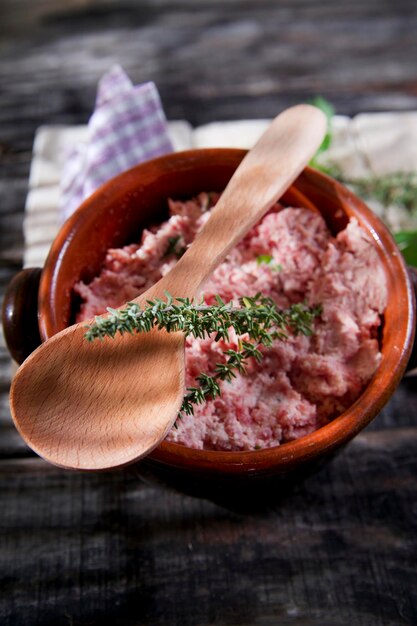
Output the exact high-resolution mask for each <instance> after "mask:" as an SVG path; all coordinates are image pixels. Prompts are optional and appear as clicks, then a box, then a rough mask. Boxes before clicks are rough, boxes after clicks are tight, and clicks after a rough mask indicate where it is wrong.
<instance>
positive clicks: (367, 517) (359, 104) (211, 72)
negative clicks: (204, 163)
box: [0, 0, 417, 626]
mask: <svg viewBox="0 0 417 626" xmlns="http://www.w3.org/2000/svg"><path fill="white" fill-rule="evenodd" d="M416 32H417V5H416V3H415V0H397V2H395V3H393V2H391V1H390V0H352V1H351V2H349V3H335V2H333V1H332V0H322V1H321V2H315V1H311V0H292V1H291V2H289V1H285V0H284V1H282V2H279V3H277V2H274V1H273V0H257V1H256V2H254V1H253V0H222V1H220V0H214V1H213V2H210V3H208V2H197V3H196V2H195V0H175V1H174V2H173V1H172V0H147V2H142V3H136V2H134V1H133V0H124V1H123V2H122V3H121V2H116V1H113V0H66V2H65V3H63V2H60V1H58V0H2V2H1V3H0V36H1V38H2V43H1V51H2V54H1V58H0V94H1V98H0V239H1V242H0V243H1V245H0V301H1V297H2V294H3V293H4V288H5V285H6V283H7V281H8V279H9V277H11V275H12V274H13V272H14V271H16V270H17V269H18V268H19V266H20V264H21V260H22V245H23V240H22V234H21V216H22V212H23V206H24V202H25V197H26V190H27V181H28V174H29V164H30V158H31V150H32V142H33V137H34V133H35V130H36V128H37V127H38V126H39V125H40V124H50V123H68V124H73V123H84V122H86V121H87V119H88V116H89V114H90V113H91V109H92V107H93V103H94V97H95V89H96V83H97V80H98V78H99V77H100V75H101V74H102V73H103V72H104V71H106V70H107V69H108V67H109V66H110V65H111V64H112V63H114V62H119V63H121V64H122V65H123V66H124V67H125V69H126V70H127V71H128V72H129V74H130V75H131V77H132V79H133V80H134V81H135V82H139V81H143V80H148V79H153V80H155V82H156V83H157V85H158V87H159V89H160V92H161V95H162V98H163V102H164V105H165V108H166V111H167V114H168V116H169V117H170V118H171V119H174V118H186V119H189V120H190V121H191V122H192V123H193V124H195V125H196V124H202V123H205V122H209V121H212V120H219V119H239V118H245V117H246V118H259V117H272V116H273V115H274V114H275V113H276V111H277V110H278V109H279V108H282V107H284V106H286V105H288V104H291V103H294V102H296V101H298V100H300V99H301V100H303V99H305V98H308V97H310V96H312V95H314V94H322V95H324V96H326V97H327V98H329V99H330V100H332V101H333V102H334V103H335V104H336V107H337V110H338V111H339V112H341V113H347V114H354V113H357V112H360V111H364V110H389V109H397V110H400V109H402V110H405V109H409V108H414V109H415V108H416V106H417V79H416V72H415V69H416V65H415V59H416V53H417V37H416ZM0 339H1V338H0ZM10 377H11V369H10V363H9V361H8V357H7V355H6V351H5V347H4V344H3V343H2V341H1V340H0V459H1V460H0V588H1V590H2V593H1V594H0V623H1V624H2V626H3V625H5V626H8V625H9V624H10V625H12V626H20V624H24V625H25V626H32V625H39V626H45V625H48V624H51V625H53V626H60V625H61V624H63V625H64V624H65V625H66V626H69V625H74V626H75V625H76V624H84V625H87V624H112V625H113V624H123V625H126V626H129V625H130V624H132V626H133V625H135V626H136V625H137V624H138V623H140V624H151V625H152V624H158V625H160V624H161V625H164V624H167V625H171V624H181V625H184V626H187V625H188V624H190V625H194V624H202V625H203V624H230V625H232V624H233V625H237V624H245V625H246V624H259V625H261V626H275V625H276V624H279V625H280V626H286V625H287V624H288V625H291V626H292V625H294V626H296V625H297V626H301V625H304V624H305V625H313V626H314V625H316V624H317V625H320V626H338V625H343V626H346V625H347V624H349V625H350V624H354V625H355V626H356V625H358V626H369V625H370V624H372V626H374V625H376V626H379V625H381V626H386V625H389V626H391V625H392V626H398V625H400V624H415V623H417V613H416V606H417V598H416V595H417V589H416V586H415V583H414V579H415V569H416V554H417V549H416V548H417V546H416V536H417V535H416V520H415V510H416V507H417V498H416V484H417V480H416V478H417V466H416V458H417V454H416V452H417V434H416V433H417V429H416V422H415V416H416V415H417V393H416V382H415V380H414V381H409V382H407V381H404V382H403V383H402V384H401V385H400V387H399V389H398V390H397V392H396V393H395V395H394V396H393V398H392V400H391V402H390V403H389V405H388V406H387V407H386V408H385V409H384V410H383V411H382V413H381V415H380V416H378V418H377V419H376V420H375V421H374V423H373V425H372V426H371V428H370V429H368V430H367V431H366V432H365V433H362V434H361V435H360V436H359V437H357V438H356V440H355V441H354V442H353V443H352V444H351V445H349V446H348V447H347V448H346V449H345V451H344V452H343V453H342V454H341V455H340V456H339V457H338V458H337V459H336V460H335V461H334V462H333V463H332V464H331V465H330V466H329V467H328V468H326V469H324V470H323V471H322V472H320V473H319V474H317V475H316V476H315V477H313V478H311V479H309V481H307V482H306V483H305V484H304V485H302V486H300V487H299V488H298V489H297V490H296V491H295V492H294V493H293V494H292V495H290V496H287V497H286V498H284V499H283V500H282V501H281V502H279V503H276V504H274V505H271V506H270V507H267V509H266V510H263V511H258V512H256V513H255V512H253V513H251V514H246V515H244V514H242V513H241V512H237V511H236V510H235V511H229V510H226V509H224V508H221V507H219V506H217V505H216V504H214V503H210V502H207V501H204V500H198V499H192V498H189V497H185V496H181V495H179V494H175V493H173V492H169V491H162V490H160V489H159V488H154V487H152V486H149V485H144V484H143V483H141V482H140V481H138V479H137V477H136V476H135V475H134V473H133V470H125V471H122V472H115V473H110V474H100V475H98V474H95V475H86V474H72V473H66V472H63V471H61V470H58V469H56V468H53V467H51V466H49V465H47V464H46V463H44V462H43V461H41V460H40V459H37V458H35V457H34V456H33V455H32V453H31V452H30V451H29V450H28V448H27V447H26V446H25V444H24V443H23V442H22V440H21V439H20V437H19V435H18V434H17V432H16V431H15V429H14V427H13V425H12V423H11V418H10V412H9V407H8V398H7V391H8V386H9V383H10Z"/></svg>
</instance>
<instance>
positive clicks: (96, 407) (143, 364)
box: [10, 105, 326, 470]
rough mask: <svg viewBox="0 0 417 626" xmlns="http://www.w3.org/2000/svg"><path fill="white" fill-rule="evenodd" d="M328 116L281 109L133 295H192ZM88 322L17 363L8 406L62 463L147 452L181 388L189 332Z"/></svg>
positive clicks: (287, 179) (316, 141)
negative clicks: (94, 334)
mask: <svg viewBox="0 0 417 626" xmlns="http://www.w3.org/2000/svg"><path fill="white" fill-rule="evenodd" d="M325 132H326V119H325V116H324V115H323V113H322V112H321V111H319V109H317V108H315V107H313V106H309V105H299V106H295V107H293V108H291V109H288V110H286V111H284V112H283V113H281V115H279V116H278V117H276V118H275V120H274V121H273V122H272V124H271V125H270V126H269V128H268V129H267V131H266V132H265V133H264V134H263V135H262V137H261V138H260V140H259V141H258V143H257V144H256V145H255V147H254V148H253V149H252V150H251V151H250V152H249V153H248V154H247V156H246V157H245V158H244V159H243V161H242V163H241V164H240V166H239V167H238V169H237V170H236V172H235V174H234V175H233V177H232V179H231V180H230V182H229V184H228V186H227V188H226V189H225V191H224V192H223V194H222V195H221V198H220V200H219V201H218V203H217V205H216V207H215V208H214V210H213V211H212V214H211V216H210V218H209V220H208V221H207V222H206V224H205V226H204V228H203V229H202V230H201V231H200V233H199V234H198V236H197V238H196V240H195V241H194V243H193V244H192V245H191V246H190V248H189V249H188V250H187V252H186V253H185V254H184V256H183V257H182V258H181V259H180V260H179V261H178V263H177V264H176V265H175V267H174V268H173V269H172V270H171V271H170V272H169V273H168V274H167V275H166V276H164V278H162V279H161V280H160V281H159V282H158V283H156V284H155V285H154V286H153V287H151V288H150V289H148V291H146V293H144V294H142V295H141V296H139V297H138V298H136V300H135V302H137V303H138V304H140V305H144V303H145V302H146V300H149V299H153V298H155V297H164V294H165V291H168V292H169V293H171V294H172V295H173V296H174V297H186V296H188V297H190V298H193V297H194V296H196V295H197V294H198V293H199V292H200V290H201V289H202V286H203V284H204V282H205V280H206V279H207V278H208V277H209V276H210V274H211V273H212V272H213V271H214V270H215V269H216V267H217V266H218V265H219V264H220V263H221V262H222V261H223V259H224V258H225V257H226V255H227V254H228V252H229V251H230V250H231V249H232V248H233V246H235V245H236V244H237V243H238V242H239V241H240V240H241V239H242V238H243V237H244V236H245V235H246V233H247V232H248V231H249V230H250V229H251V228H252V226H253V225H254V224H255V223H256V222H257V221H258V220H259V219H260V218H261V217H262V216H263V215H264V214H265V213H266V212H267V210H268V209H269V208H270V207H271V206H272V205H273V204H274V203H275V202H276V201H277V200H278V198H279V197H280V196H281V195H282V194H283V193H284V191H285V190H286V189H287V188H288V187H289V185H290V184H291V183H292V182H293V181H294V180H295V178H296V177H297V176H298V174H299V173H300V172H301V170H302V169H303V168H304V166H305V165H306V164H307V163H308V161H309V160H310V159H311V157H312V156H313V155H314V153H315V152H316V150H317V149H318V147H319V146H320V144H321V142H322V140H323V137H324V135H325ZM85 332H86V323H81V324H75V325H74V326H70V327H69V328H67V329H65V330H64V331H62V332H60V333H58V334H56V335H54V337H52V338H51V339H49V340H48V341H46V342H45V343H43V344H42V345H41V346H40V347H39V348H38V349H37V350H35V352H33V354H31V355H30V356H29V357H28V358H27V359H26V361H25V362H24V363H23V364H22V366H21V367H20V369H19V370H18V372H17V374H16V376H15V378H14V381H13V384H12V389H11V394H10V401H11V411H12V415H13V419H14V421H15V424H16V427H17V428H18V430H19V431H20V433H21V435H22V437H23V438H24V439H25V440H26V442H27V443H28V445H29V446H30V447H31V448H32V449H33V450H34V451H35V452H37V453H38V454H39V455H40V456H42V457H44V458H45V459H47V460H48V461H50V462H51V463H54V464H56V465H59V466H61V467H67V468H73V469H84V470H99V469H105V468H112V467H117V466H121V465H125V464H127V463H131V462H133V461H136V460H138V459H140V458H141V457H143V456H145V455H146V454H148V453H149V452H150V451H151V450H152V449H153V448H155V446H157V445H158V444H159V443H160V441H162V440H163V439H164V438H165V436H166V435H167V433H168V431H169V430H170V428H171V427H172V425H173V423H174V421H175V419H176V417H177V414H178V410H179V408H180V406H181V403H182V399H183V395H184V335H183V334H182V333H172V334H168V333H166V332H165V331H157V330H152V331H151V332H149V333H143V334H139V335H137V334H136V335H129V334H126V335H118V336H117V337H115V338H114V339H110V338H106V339H105V340H104V341H95V342H93V343H89V342H87V341H86V339H85V337H84V335H85Z"/></svg>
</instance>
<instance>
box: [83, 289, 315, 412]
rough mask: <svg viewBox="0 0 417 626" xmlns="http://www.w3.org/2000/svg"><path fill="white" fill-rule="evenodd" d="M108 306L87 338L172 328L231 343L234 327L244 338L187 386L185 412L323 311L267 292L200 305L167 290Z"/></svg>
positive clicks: (303, 330) (306, 329)
mask: <svg viewBox="0 0 417 626" xmlns="http://www.w3.org/2000/svg"><path fill="white" fill-rule="evenodd" d="M107 310H108V315H107V316H97V317H96V318H95V321H94V323H92V324H91V325H89V326H87V330H86V334H85V337H86V339H87V340H88V341H94V340H95V339H101V340H103V339H104V338H105V337H112V338H113V337H115V335H116V334H117V333H120V334H124V333H130V334H134V333H141V332H148V331H150V330H151V328H153V327H157V328H159V329H165V330H166V331H167V332H177V331H182V332H183V333H184V335H185V336H189V335H191V336H193V337H195V338H197V339H203V338H204V337H208V336H209V335H214V340H215V341H221V340H226V341H227V340H228V339H229V331H230V329H231V328H233V330H234V331H235V333H236V334H237V335H238V336H239V337H240V339H239V344H238V349H237V350H232V349H228V350H225V351H223V354H224V356H225V360H224V361H223V362H220V363H217V364H216V365H215V368H214V374H213V375H209V374H204V373H202V374H200V375H199V376H198V377H197V378H196V380H197V382H198V383H199V386H198V387H189V388H188V389H187V394H186V395H185V397H184V401H183V404H182V406H181V409H180V414H179V415H180V416H181V415H182V414H188V415H190V414H193V413H194V405H195V404H200V403H202V402H205V401H206V400H207V399H208V398H216V397H217V396H218V395H219V394H220V386H219V382H220V381H228V382H230V381H231V380H232V379H233V378H234V377H235V376H236V373H237V372H239V373H241V374H243V373H245V371H246V367H247V364H248V362H249V359H251V358H253V359H255V361H257V362H260V361H261V359H262V356H263V353H262V351H261V350H260V348H261V347H262V346H263V347H265V348H269V347H270V346H272V344H273V342H274V341H275V340H285V339H286V338H287V337H288V332H291V333H293V334H295V335H298V334H303V335H311V334H312V333H313V321H314V318H315V317H317V316H318V315H319V314H320V312H321V307H320V306H315V307H308V306H307V305H306V304H305V303H298V304H293V305H292V306H291V307H289V308H288V309H280V308H278V307H277V305H276V304H275V302H274V301H273V300H272V299H271V298H268V297H266V296H263V295H262V294H261V293H258V294H256V295H255V296H252V297H249V296H245V297H242V298H240V299H239V306H238V307H236V306H233V304H232V303H229V304H226V303H225V302H223V300H222V299H221V298H220V296H216V304H212V305H207V304H205V303H204V301H203V300H201V301H200V302H198V303H195V302H193V301H191V300H190V299H189V298H175V299H174V298H173V297H172V296H171V295H170V294H168V293H167V294H166V300H162V299H159V298H157V299H155V300H148V301H147V303H146V306H145V307H143V308H141V307H140V306H139V305H138V304H136V303H135V302H130V303H129V304H127V305H126V306H125V307H123V308H121V309H112V308H108V309H107ZM242 336H245V337H247V339H246V338H245V339H243V338H242Z"/></svg>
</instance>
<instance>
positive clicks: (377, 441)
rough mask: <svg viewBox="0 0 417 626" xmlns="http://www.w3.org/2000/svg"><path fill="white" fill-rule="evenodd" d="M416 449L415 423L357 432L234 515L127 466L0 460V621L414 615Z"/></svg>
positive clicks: (268, 622)
mask: <svg viewBox="0 0 417 626" xmlns="http://www.w3.org/2000/svg"><path fill="white" fill-rule="evenodd" d="M416 452H417V435H416V431H415V429H403V430H401V431H399V430H398V431H397V433H396V435H395V437H391V436H390V435H389V434H388V433H369V434H366V435H361V436H359V437H358V438H357V439H356V441H355V442H354V443H353V444H352V445H350V446H349V447H348V448H347V449H346V450H345V451H344V452H343V453H342V454H341V455H340V456H339V457H338V458H337V459H336V460H335V461H334V462H333V463H332V464H331V466H329V467H328V468H327V469H325V470H323V471H322V472H321V473H320V474H318V475H316V476H315V477H313V478H311V479H309V480H308V481H307V482H306V483H305V484H304V485H302V486H300V487H299V488H298V489H297V490H296V491H295V492H294V493H293V494H291V495H287V496H286V497H285V498H284V499H282V500H281V501H280V502H278V503H277V504H273V505H272V506H269V507H267V508H266V509H265V510H263V511H259V512H257V513H256V512H252V513H251V514H246V515H245V514H242V513H238V512H233V511H228V510H226V509H224V508H221V507H219V506H217V505H215V504H213V503H210V502H207V501H205V500H198V499H193V498H189V497H185V496H181V495H179V494H175V493H173V492H168V491H167V492H162V491H160V490H159V489H155V488H153V487H151V486H149V485H144V484H143V483H141V482H140V481H138V480H137V478H136V477H135V476H134V475H133V474H132V472H131V471H128V470H125V471H122V472H113V473H109V474H104V475H100V474H89V475H87V474H79V473H78V474H77V473H69V472H63V471H61V470H59V469H54V468H51V467H50V466H48V469H47V471H45V469H44V468H43V467H42V466H43V465H44V463H43V462H42V461H41V460H27V461H19V462H5V461H3V462H0V524H1V530H2V533H1V539H0V544H1V550H0V581H1V588H2V590H3V593H2V594H1V597H0V620H1V623H2V624H4V625H6V624H13V626H19V625H20V624H25V625H27V624H39V625H42V626H43V625H46V624H54V626H59V625H60V624H71V623H73V624H76V623H83V624H84V623H85V624H86V623H94V624H119V623H120V624H124V625H125V624H126V625H130V624H132V626H133V625H136V624H139V623H140V624H150V625H151V624H158V625H164V624H166V625H171V624H182V625H184V626H187V625H188V624H189V625H194V624H262V625H265V626H275V625H276V624H280V625H282V624H283V625H284V626H285V625H286V624H309V625H310V624H311V625H319V624H325V625H328V626H330V625H332V626H338V625H343V626H346V624H355V625H358V626H369V624H372V625H376V626H378V625H380V624H381V625H382V624H383V625H388V624H389V625H392V626H394V625H395V626H397V625H399V624H413V623H416V620H417V613H416V607H417V588H416V586H415V584H414V573H415V567H416V565H417V563H416V555H417V537H416V534H415V516H414V512H413V508H412V507H413V503H416V497H417V486H416V481H415V475H416V471H417V454H416ZM45 467H46V466H45ZM27 511H30V512H31V514H30V516H28V515H27ZM17 554H18V555H19V559H18V560H16V558H15V557H16V555H17ZM29 580H30V581H31V583H30V585H28V581H29Z"/></svg>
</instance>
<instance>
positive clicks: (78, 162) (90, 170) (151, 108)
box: [60, 65, 173, 221]
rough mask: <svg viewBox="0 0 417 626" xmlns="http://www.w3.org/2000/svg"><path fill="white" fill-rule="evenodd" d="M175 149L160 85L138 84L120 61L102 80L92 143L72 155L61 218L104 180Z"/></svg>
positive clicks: (67, 162) (67, 163) (66, 170)
mask: <svg viewBox="0 0 417 626" xmlns="http://www.w3.org/2000/svg"><path fill="white" fill-rule="evenodd" d="M172 150H173V147H172V143H171V141H170V139H169V136H168V127H167V121H166V118H165V114H164V111H163V108H162V104H161V100H160V98H159V94H158V90H157V88H156V86H155V85H154V83H152V82H148V83H143V84H141V85H136V86H133V85H132V82H131V81H130V79H129V77H128V76H127V75H126V74H125V72H124V71H123V69H122V68H121V67H120V66H119V65H116V66H114V67H113V68H112V69H110V70H109V71H108V72H107V73H106V74H105V75H104V76H103V77H102V79H101V80H100V83H99V86H98V91H97V98H96V103H95V110H94V113H93V115H92V116H91V118H90V121H89V123H88V140H87V142H86V144H83V145H79V146H76V147H75V148H72V149H71V151H70V152H69V153H68V154H67V155H66V159H65V163H64V167H63V172H62V177H61V198H60V217H61V221H65V219H66V218H67V217H69V216H70V215H71V213H73V212H74V211H75V209H77V208H78V206H79V205H80V204H81V202H82V201H83V200H84V199H85V198H87V197H88V196H89V195H90V194H91V193H93V191H95V190H96V189H97V188H98V187H100V185H102V184H103V183H104V182H106V181H107V180H109V179H110V178H112V177H113V176H116V175H117V174H120V172H123V171H124V170H127V169H129V168H130V167H133V166H134V165H137V164H138V163H141V162H143V161H147V160H148V159H152V158H154V157H157V156H160V155H162V154H166V153H168V152H171V151H172Z"/></svg>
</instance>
